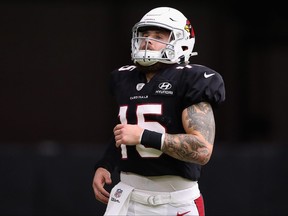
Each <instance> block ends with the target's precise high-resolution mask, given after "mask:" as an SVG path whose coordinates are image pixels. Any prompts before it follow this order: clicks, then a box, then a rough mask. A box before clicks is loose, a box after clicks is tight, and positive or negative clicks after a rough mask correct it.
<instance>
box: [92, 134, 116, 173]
mask: <svg viewBox="0 0 288 216" xmlns="http://www.w3.org/2000/svg"><path fill="white" fill-rule="evenodd" d="M119 149H120V148H117V147H116V146H115V139H114V136H113V137H111V140H110V142H109V145H108V146H107V148H106V150H105V152H104V154H103V156H102V158H100V159H99V160H98V161H97V162H96V163H95V165H94V171H96V170H97V169H98V168H99V167H103V168H105V169H107V170H108V171H109V172H110V173H112V172H114V170H115V169H116V168H117V167H118V165H119V162H120V159H121V158H120V155H121V154H120V153H119V151H120V150H119Z"/></svg>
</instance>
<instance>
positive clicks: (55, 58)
mask: <svg viewBox="0 0 288 216" xmlns="http://www.w3.org/2000/svg"><path fill="white" fill-rule="evenodd" d="M118 4H120V2H119V3H118ZM251 4H252V3H251V1H250V2H248V1H247V2H245V1H241V2H239V3H236V2H234V3H231V2H230V3H227V2H224V1H182V2H181V1H180V2H179V1H164V3H162V2H160V1H158V2H157V1H151V2H149V1H148V2H147V1H145V2H141V1H139V2H135V3H134V4H131V3H125V2H123V3H121V7H119V6H116V5H114V4H111V5H110V3H109V2H105V3H104V2H99V1H98V2H97V1H72V2H71V1H54V2H53V1H51V2H49V1H6V2H5V1H4V2H2V3H1V4H0V135H1V136H0V173H1V175H0V215H102V214H103V211H104V207H105V206H104V205H103V204H101V203H98V202H97V201H96V200H95V198H94V195H93V192H92V187H91V184H92V177H93V165H94V162H95V161H96V160H97V159H98V158H99V157H100V156H101V154H102V153H103V150H104V148H105V145H106V141H107V140H108V139H109V137H110V135H111V132H112V128H113V126H114V122H115V115H116V114H117V111H116V109H115V106H114V102H113V101H111V98H110V96H109V94H108V91H107V88H108V87H107V82H108V74H109V72H110V71H111V70H113V69H114V68H117V67H119V66H122V65H124V64H130V63H131V60H130V39H131V28H132V26H133V25H134V24H135V23H136V22H137V21H139V20H140V19H141V17H142V16H143V15H144V14H145V13H146V12H148V10H150V9H152V8H154V7H156V6H172V7H175V8H177V9H179V10H180V11H182V12H183V13H184V14H185V15H186V16H187V17H188V18H189V19H190V21H191V22H192V25H193V27H194V30H195V32H196V45H195V49H194V50H195V51H197V52H198V53H199V54H198V56H196V57H193V58H192V59H191V60H192V63H199V64H204V65H206V66H208V67H211V68H213V69H215V70H217V71H218V72H219V73H220V74H221V75H222V76H223V78H224V80H225V83H226V90H227V100H226V102H225V103H224V104H223V105H222V106H221V107H220V108H219V109H218V110H216V111H215V117H216V122H217V134H216V143H215V150H214V154H213V156H212V159H211V161H210V162H209V164H207V165H206V166H205V167H204V169H203V176H202V178H201V180H200V187H201V189H202V193H203V194H204V197H205V201H206V208H207V210H206V213H207V215H287V213H288V207H287V204H286V201H287V199H285V194H287V192H288V188H287V186H286V182H287V180H288V179H287V168H286V166H287V162H288V160H287V156H288V155H287V141H286V140H287V138H288V133H287V132H286V131H287V126H286V125H287V120H288V115H287V106H288V105H287V102H286V101H287V96H286V92H287V89H286V86H287V83H288V75H287V72H288V71H287V69H286V67H285V66H286V62H287V59H288V39H287V37H288V19H287V13H286V11H285V7H284V6H283V5H281V4H279V3H278V2H277V1H273V2H270V3H269V4H268V3H267V4H265V3H262V2H261V4H258V3H257V2H254V3H253V6H252V5H251ZM115 181H117V175H115Z"/></svg>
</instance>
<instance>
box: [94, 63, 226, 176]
mask: <svg viewBox="0 0 288 216" xmlns="http://www.w3.org/2000/svg"><path fill="white" fill-rule="evenodd" d="M111 92H112V94H113V95H114V97H115V99H116V101H117V104H118V105H119V122H121V123H123V124H126V123H128V124H138V125H139V126H141V127H142V128H145V129H148V130H152V131H156V132H160V133H169V134H178V133H180V134H181V133H186V132H185V130H184V128H183V126H182V117H181V116H182V111H183V110H184V109H185V108H187V107H189V106H191V105H193V104H196V103H199V102H203V101H206V102H209V103H210V104H211V105H212V107H214V106H217V105H218V104H219V103H221V102H222V101H224V100H225V87H224V82H223V79H222V77H221V75H220V74H219V73H217V72H216V71H214V70H212V69H210V68H208V67H205V66H202V65H196V64H190V65H181V64H176V65H171V67H168V68H166V69H163V70H162V71H159V72H158V73H157V74H156V75H155V76H154V77H153V78H152V79H151V80H150V81H149V82H147V81H146V77H145V74H143V73H142V72H140V71H139V70H137V68H136V67H135V66H134V65H128V66H123V67H121V68H119V69H117V70H115V71H113V72H112V73H111ZM98 166H104V167H106V168H107V169H109V170H110V171H112V170H113V169H112V168H114V167H115V166H118V168H119V171H125V172H133V173H136V174H139V175H144V176H159V175H178V176H182V177H184V178H188V179H191V180H198V179H199V177H200V171H201V166H200V165H198V164H194V163H188V162H184V161H180V160H177V159H175V158H173V157H170V156H169V155H167V154H165V153H163V152H161V151H160V150H157V149H154V148H147V147H144V146H143V145H142V144H139V145H136V146H126V145H121V148H117V147H116V146H115V141H114V139H112V140H111V143H110V147H109V148H108V150H107V152H106V156H105V157H104V158H103V159H102V160H101V161H99V163H98Z"/></svg>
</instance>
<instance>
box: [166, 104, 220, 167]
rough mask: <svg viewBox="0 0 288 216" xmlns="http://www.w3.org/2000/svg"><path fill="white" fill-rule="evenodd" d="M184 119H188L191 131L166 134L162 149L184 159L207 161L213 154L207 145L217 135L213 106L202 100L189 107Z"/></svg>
mask: <svg viewBox="0 0 288 216" xmlns="http://www.w3.org/2000/svg"><path fill="white" fill-rule="evenodd" d="M183 121H186V122H185V123H184V125H186V127H187V130H188V131H189V132H191V133H189V134H188V133H187V134H166V135H165V142H164V145H163V147H162V151H163V152H165V153H167V154H168V155H170V156H172V157H174V158H178V159H180V160H183V161H189V162H195V163H200V164H205V163H207V162H208V160H209V159H210V156H211V151H209V149H208V147H207V145H213V142H214V136H215V122H214V116H213V111H212V108H211V106H210V105H209V104H208V103H204V102H202V103H199V104H196V105H192V106H190V107H188V108H187V116H185V119H184V120H183ZM195 132H196V133H195ZM199 134H200V135H199ZM203 138H204V140H203ZM207 142H208V144H207Z"/></svg>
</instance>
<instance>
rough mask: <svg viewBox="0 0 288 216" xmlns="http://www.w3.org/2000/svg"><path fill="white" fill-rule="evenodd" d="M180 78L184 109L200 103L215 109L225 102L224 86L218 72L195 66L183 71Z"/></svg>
mask: <svg viewBox="0 0 288 216" xmlns="http://www.w3.org/2000/svg"><path fill="white" fill-rule="evenodd" d="M182 78H183V79H182V84H181V86H184V88H183V89H184V93H183V95H184V107H185V108H187V107H189V106H191V105H192V104H196V103H200V102H208V103H210V104H211V105H212V106H213V107H216V106H218V105H219V104H220V103H222V102H223V101H224V100H225V85H224V81H223V78H222V76H221V75H220V74H219V73H218V72H216V71H214V70H212V69H210V68H208V67H205V66H201V65H195V66H192V67H191V68H187V69H185V73H184V76H183V77H182Z"/></svg>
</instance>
